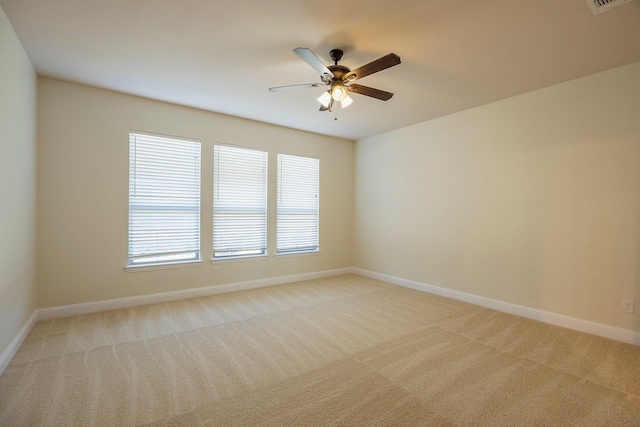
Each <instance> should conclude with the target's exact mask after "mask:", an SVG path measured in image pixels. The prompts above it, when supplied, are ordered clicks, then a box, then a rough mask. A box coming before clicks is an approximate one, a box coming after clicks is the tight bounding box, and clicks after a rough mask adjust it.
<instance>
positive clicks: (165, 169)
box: [129, 133, 200, 266]
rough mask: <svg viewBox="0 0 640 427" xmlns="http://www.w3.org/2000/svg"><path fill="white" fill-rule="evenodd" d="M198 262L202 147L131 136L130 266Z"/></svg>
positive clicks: (185, 141) (181, 141)
mask: <svg viewBox="0 0 640 427" xmlns="http://www.w3.org/2000/svg"><path fill="white" fill-rule="evenodd" d="M199 260H200V142H197V141H189V140H182V139H176V138H170V137H164V136H157V135H149V134H141V133H130V134H129V266H136V265H149V264H164V263H176V262H187V261H199Z"/></svg>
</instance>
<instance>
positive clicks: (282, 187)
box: [276, 154, 320, 253]
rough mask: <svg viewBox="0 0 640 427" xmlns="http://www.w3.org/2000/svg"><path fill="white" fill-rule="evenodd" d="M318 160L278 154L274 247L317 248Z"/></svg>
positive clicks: (292, 249)
mask: <svg viewBox="0 0 640 427" xmlns="http://www.w3.org/2000/svg"><path fill="white" fill-rule="evenodd" d="M319 173H320V161H319V160H318V159H312V158H309V157H299V156H291V155H287V154H278V208H277V221H276V222H277V227H276V228H277V229H276V233H277V235H276V251H277V252H278V253H293V252H308V251H317V250H318V249H319V246H318V228H319V224H318V222H319V221H318V220H319V215H318V207H319V200H318V199H319V181H320V179H319Z"/></svg>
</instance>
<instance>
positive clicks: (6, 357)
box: [0, 310, 38, 375]
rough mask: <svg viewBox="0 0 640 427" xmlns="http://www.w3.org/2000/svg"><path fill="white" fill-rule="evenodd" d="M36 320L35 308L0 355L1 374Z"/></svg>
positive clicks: (36, 311) (36, 312)
mask: <svg viewBox="0 0 640 427" xmlns="http://www.w3.org/2000/svg"><path fill="white" fill-rule="evenodd" d="M37 321H38V310H35V311H34V312H33V313H32V314H31V316H29V318H28V319H27V321H26V322H25V323H24V325H22V328H20V330H19V331H18V333H17V334H16V336H15V337H14V338H13V340H11V342H10V343H9V345H8V346H7V348H5V349H4V351H3V352H2V354H1V355H0V375H2V373H3V372H4V370H5V369H7V366H9V362H11V359H13V356H15V355H16V353H17V352H18V350H19V349H20V346H21V345H22V343H23V342H24V340H25V339H27V335H29V332H31V329H33V327H34V326H35V324H36V322H37Z"/></svg>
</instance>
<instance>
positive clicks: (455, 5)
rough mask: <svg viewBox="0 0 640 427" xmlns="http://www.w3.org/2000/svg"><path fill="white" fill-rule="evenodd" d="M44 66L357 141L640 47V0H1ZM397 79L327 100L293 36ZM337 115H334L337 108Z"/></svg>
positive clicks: (571, 74)
mask: <svg viewBox="0 0 640 427" xmlns="http://www.w3.org/2000/svg"><path fill="white" fill-rule="evenodd" d="M0 6H1V7H2V9H3V10H4V12H5V14H6V15H7V16H8V18H9V21H10V22H11V24H12V25H13V28H14V30H15V32H16V33H17V35H18V37H19V39H20V41H21V42H22V45H23V46H24V48H25V50H26V52H27V54H28V55H29V57H30V59H31V61H32V62H33V65H34V67H35V69H36V71H37V72H38V74H39V75H43V76H50V77H55V78H60V79H64V80H68V81H72V82H77V83H82V84H87V85H92V86H97V87H100V88H105V89H111V90H115V91H120V92H125V93H130V94H134V95H139V96H143V97H147V98H152V99H157V100H162V101H168V102H172V103H176V104H181V105H186V106H191V107H196V108H201V109H205V110H210V111H215V112H218V113H223V114H229V115H233V116H239V117H245V118H248V119H253V120H258V121H262V122H267V123H272V124H276V125H282V126H287V127H291V128H295V129H301V130H305V131H310V132H316V133H320V134H325V135H331V136H337V137H342V138H347V139H351V140H357V139H361V138H364V137H367V136H371V135H375V134H379V133H383V132H387V131H391V130H394V129H398V128H401V127H404V126H408V125H411V124H414V123H418V122H422V121H426V120H430V119H433V118H436V117H441V116H444V115H447V114H451V113H454V112H457V111H461V110H465V109H469V108H472V107H476V106H479V105H483V104H487V103H490V102H493V101H496V100H500V99H504V98H508V97H511V96H514V95H518V94H522V93H526V92H530V91H533V90H536V89H540V88H543V87H546V86H550V85H553V84H557V83H561V82H565V81H568V80H571V79H575V78H578V77H582V76H586V75H589V74H593V73H596V72H599V71H604V70H607V69H610V68H614V67H618V66H621V65H625V64H629V63H632V62H635V61H639V60H640V1H638V0H633V1H631V2H629V3H625V4H623V5H621V6H619V7H617V8H614V9H611V10H610V11H607V12H605V13H601V14H599V15H594V14H593V13H592V12H591V9H590V8H589V5H588V4H587V3H586V1H585V0H561V1H559V0H535V1H533V0H532V1H525V0H518V1H514V0H487V1H478V0H422V1H419V0H413V1H412V0H398V1H389V0H368V1H351V2H349V1H343V0H340V1H336V0H323V1H317V0H314V1H310V0H269V1H265V0H181V1H175V0H135V1H132V0H55V1H51V0H0ZM296 47H307V48H310V49H311V50H313V51H314V52H315V53H316V55H317V56H318V57H319V58H320V59H321V60H322V61H324V62H325V63H326V64H331V60H330V58H329V50H331V49H333V48H341V49H342V50H344V57H343V60H342V61H341V62H340V63H341V64H342V65H346V66H347V67H350V68H351V69H354V68H356V67H358V66H360V65H363V64H365V63H368V62H370V61H372V60H374V59H377V58H379V57H381V56H383V55H386V54H388V53H390V52H393V53H396V54H397V55H399V56H400V57H401V58H402V64H400V65H398V66H396V67H393V68H390V69H387V70H384V71H381V72H380V73H377V74H375V75H371V76H368V77H365V78H363V79H362V80H359V81H358V83H359V84H363V85H366V86H372V87H375V88H379V89H383V90H386V91H390V92H394V93H395V96H394V97H393V98H392V99H391V100H389V101H387V102H383V101H379V100H376V99H373V98H368V97H365V96H361V95H353V98H354V101H355V102H354V103H353V104H352V105H351V106H350V107H348V108H346V109H344V110H342V109H340V108H336V109H334V113H335V114H334V113H329V112H319V111H318V108H319V106H320V104H319V103H318V101H316V98H317V97H318V96H319V95H320V94H321V93H322V92H323V91H324V90H325V89H324V88H319V87H317V88H306V89H301V90H296V91H287V92H277V93H274V92H269V90H268V88H269V87H271V86H283V85H292V84H299V83H316V82H320V79H319V76H318V74H317V73H316V71H314V70H313V69H312V68H311V67H310V66H309V65H308V64H307V63H305V62H304V61H303V60H302V59H300V58H299V57H298V56H297V55H296V54H295V53H294V52H293V49H294V48H296ZM334 116H337V119H338V120H334Z"/></svg>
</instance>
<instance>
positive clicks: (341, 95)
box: [269, 47, 400, 111]
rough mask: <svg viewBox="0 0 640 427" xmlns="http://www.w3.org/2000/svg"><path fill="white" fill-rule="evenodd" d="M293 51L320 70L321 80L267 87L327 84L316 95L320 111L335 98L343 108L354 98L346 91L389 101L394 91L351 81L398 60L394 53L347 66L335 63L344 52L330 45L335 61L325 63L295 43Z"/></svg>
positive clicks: (286, 87) (391, 64) (330, 106)
mask: <svg viewBox="0 0 640 427" xmlns="http://www.w3.org/2000/svg"><path fill="white" fill-rule="evenodd" d="M293 51H294V52H295V53H296V54H297V55H298V56H299V57H300V58H302V59H303V60H305V61H306V62H307V64H309V65H311V67H312V68H313V69H314V70H316V71H317V72H318V73H320V80H321V81H322V83H307V84H298V85H290V86H278V87H270V88H269V90H270V91H271V92H279V91H283V90H290V89H302V88H308V87H321V86H330V87H329V90H327V91H326V92H324V93H323V94H322V95H321V96H320V97H319V98H318V101H320V104H322V105H321V106H320V111H331V109H332V108H333V104H334V102H336V101H337V102H340V105H341V106H342V108H346V107H348V106H349V105H351V103H352V102H353V99H351V97H349V94H348V93H347V92H352V93H357V94H360V95H365V96H370V97H372V98H376V99H380V100H382V101H388V100H389V99H391V97H392V96H393V93H391V92H386V91H384V90H380V89H374V88H372V87H368V86H362V85H359V84H354V83H353V82H354V81H356V80H358V79H361V78H363V77H366V76H368V75H371V74H373V73H377V72H378V71H382V70H385V69H387V68H390V67H393V66H395V65H398V64H399V63H400V57H399V56H398V55H396V54H395V53H390V54H388V55H385V56H383V57H381V58H378V59H376V60H375V61H372V62H370V63H368V64H366V65H363V66H362V67H359V68H356V69H355V70H353V71H352V70H350V69H349V68H347V67H345V66H344V65H338V61H340V60H341V59H342V55H343V52H342V50H340V49H333V50H331V51H330V52H329V56H330V57H331V60H332V61H333V62H334V65H329V66H326V65H324V64H323V63H322V61H320V59H318V57H317V56H316V55H315V54H314V53H313V52H312V51H311V50H309V49H307V48H305V47H298V48H295V49H293Z"/></svg>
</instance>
